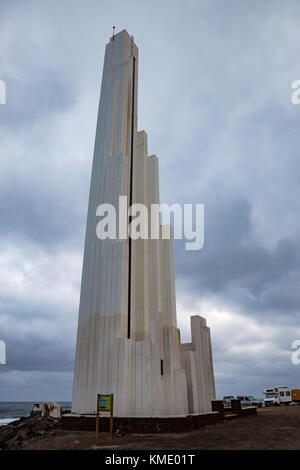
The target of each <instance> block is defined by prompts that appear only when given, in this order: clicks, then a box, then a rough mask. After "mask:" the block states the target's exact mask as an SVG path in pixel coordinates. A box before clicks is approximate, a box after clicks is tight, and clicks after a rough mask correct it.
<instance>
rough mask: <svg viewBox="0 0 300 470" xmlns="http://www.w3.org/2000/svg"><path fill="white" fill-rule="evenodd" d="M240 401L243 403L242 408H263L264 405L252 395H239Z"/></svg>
mask: <svg viewBox="0 0 300 470" xmlns="http://www.w3.org/2000/svg"><path fill="white" fill-rule="evenodd" d="M237 399H238V400H240V402H241V406H258V407H261V406H262V405H263V402H262V400H259V399H257V398H255V397H253V396H252V395H239V396H238V397H237Z"/></svg>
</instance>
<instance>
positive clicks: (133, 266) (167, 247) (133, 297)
mask: <svg viewBox="0 0 300 470" xmlns="http://www.w3.org/2000/svg"><path fill="white" fill-rule="evenodd" d="M137 83H138V49H137V47H136V45H135V43H134V41H133V39H132V38H130V36H129V35H128V33H127V32H126V31H125V30H124V31H121V32H120V33H119V34H117V35H116V36H114V37H113V38H111V40H110V42H109V43H108V44H107V46H106V52H105V59H104V68H103V77H102V86H101V95H100V103H99V113H98V120H97V129H96V138H95V149H94V160H93V168H92V176H91V185H90V196H89V208H88V216H87V228H86V237H85V247H84V260H83V269H82V281H81V295H80V306H79V319H78V333H77V345H76V359H75V372H74V386H73V400H72V411H73V412H76V413H95V411H96V396H97V393H114V395H115V414H116V415H117V416H168V415H184V414H187V413H200V412H205V411H209V410H210V401H211V399H212V398H214V394H215V392H214V376H213V366H212V354H211V345H210V332H209V328H207V326H206V322H205V320H204V319H203V318H201V317H199V316H194V317H192V323H191V327H192V338H193V339H192V343H189V344H181V343H180V333H179V330H178V329H177V324H176V297H175V281H174V261H173V243H172V240H162V239H161V231H162V227H160V228H159V233H160V236H159V238H158V239H151V238H149V239H137V240H132V239H130V238H129V239H128V238H127V239H123V238H121V239H105V240H100V239H99V238H97V236H96V226H97V223H98V221H99V217H97V215H96V211H97V207H98V206H99V205H100V204H112V205H113V206H114V207H115V208H116V215H117V232H118V231H119V215H120V214H119V196H126V197H127V201H128V207H127V208H126V209H128V208H129V207H130V206H131V205H132V204H133V203H134V204H144V205H145V206H146V207H147V208H148V213H149V214H150V211H151V204H158V203H159V186H158V160H157V157H156V156H155V155H152V156H150V157H149V156H148V148H147V134H146V133H145V132H144V131H140V132H137ZM129 222H130V219H129ZM158 225H159V220H158ZM150 231H151V228H150V227H149V233H150Z"/></svg>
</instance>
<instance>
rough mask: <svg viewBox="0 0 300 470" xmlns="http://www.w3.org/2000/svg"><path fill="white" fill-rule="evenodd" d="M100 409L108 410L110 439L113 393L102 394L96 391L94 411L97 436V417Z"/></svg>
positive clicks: (112, 417)
mask: <svg viewBox="0 0 300 470" xmlns="http://www.w3.org/2000/svg"><path fill="white" fill-rule="evenodd" d="M100 411H110V426H109V431H110V438H111V439H112V432H113V420H114V394H113V393H111V394H108V395H102V394H101V393H97V413H96V436H97V437H98V436H99V418H100Z"/></svg>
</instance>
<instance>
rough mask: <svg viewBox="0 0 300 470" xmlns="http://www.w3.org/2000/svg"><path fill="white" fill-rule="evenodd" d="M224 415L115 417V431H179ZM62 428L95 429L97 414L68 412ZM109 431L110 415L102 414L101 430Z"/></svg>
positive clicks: (215, 421) (205, 423) (150, 432)
mask: <svg viewBox="0 0 300 470" xmlns="http://www.w3.org/2000/svg"><path fill="white" fill-rule="evenodd" d="M223 419H224V418H223V416H222V414H221V413H218V412H214V411H213V412H208V413H202V414H193V415H186V416H168V417H159V416H157V417H151V418H148V417H144V416H143V417H138V416H134V417H130V418H124V417H117V416H116V417H115V418H114V426H113V428H114V431H116V430H117V429H118V428H119V429H120V428H122V429H124V431H125V432H126V433H145V434H147V433H149V434H154V433H179V432H188V431H192V430H193V429H198V428H199V427H201V426H205V425H208V424H216V423H218V422H221V421H223ZM61 421H62V428H63V430H65V431H95V429H96V416H95V415H79V414H75V413H68V414H64V415H63V416H62V419H61ZM101 431H102V432H109V416H104V415H102V416H100V432H101Z"/></svg>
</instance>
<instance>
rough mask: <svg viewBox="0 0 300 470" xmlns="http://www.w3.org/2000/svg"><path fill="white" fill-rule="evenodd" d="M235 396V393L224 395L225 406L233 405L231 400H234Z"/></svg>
mask: <svg viewBox="0 0 300 470" xmlns="http://www.w3.org/2000/svg"><path fill="white" fill-rule="evenodd" d="M234 398H235V397H234V396H233V395H226V396H225V397H223V401H224V406H231V400H234Z"/></svg>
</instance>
